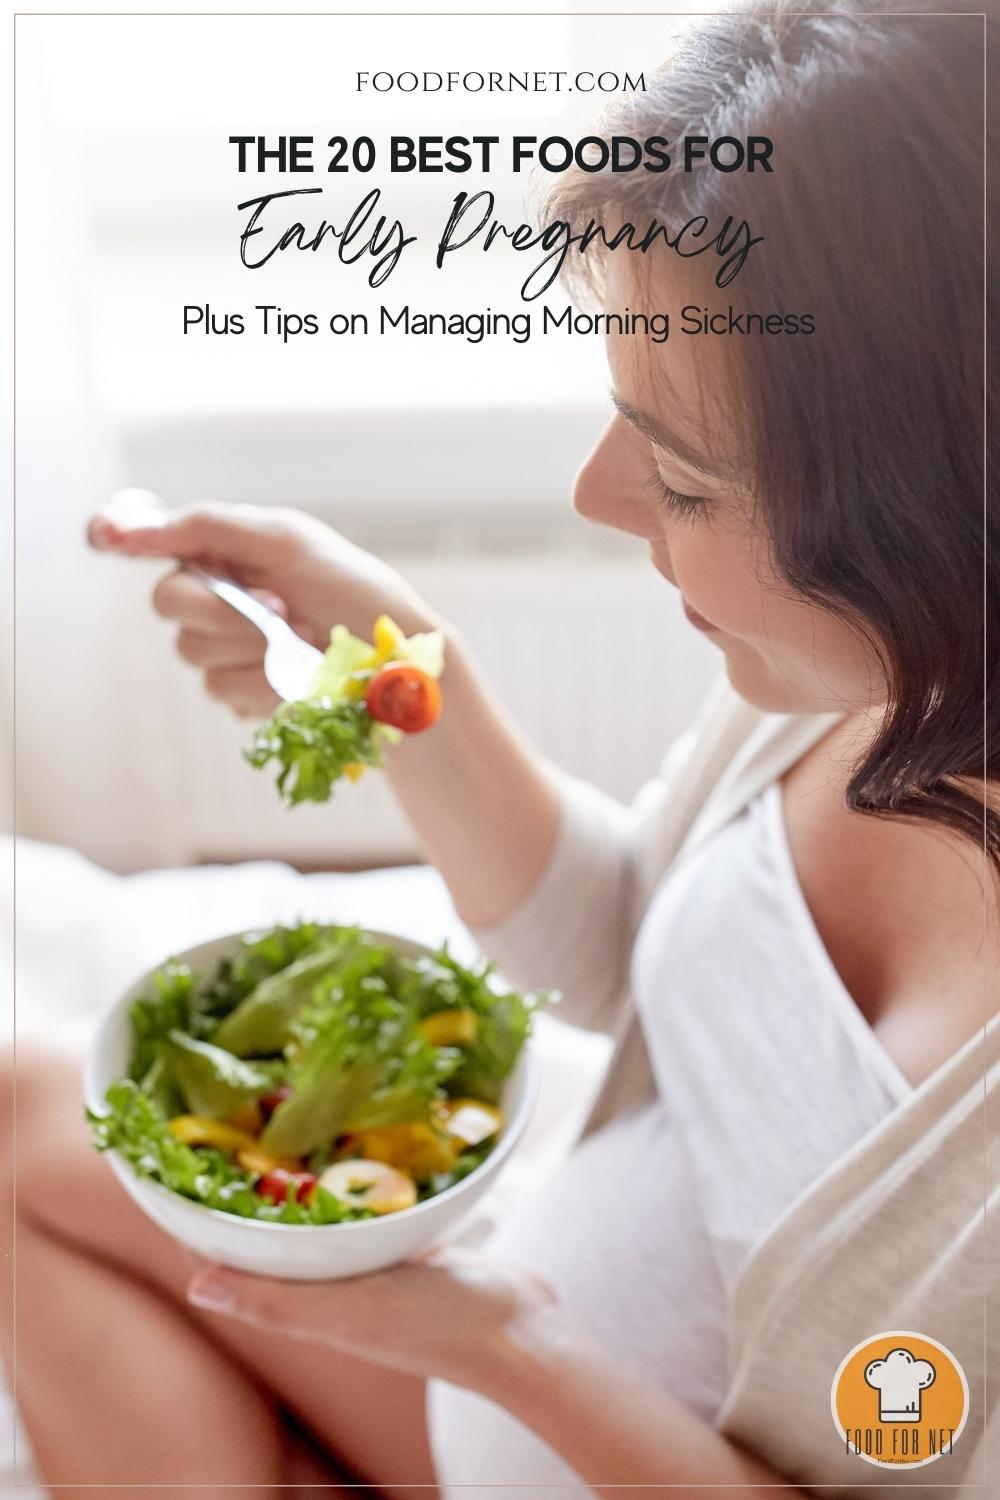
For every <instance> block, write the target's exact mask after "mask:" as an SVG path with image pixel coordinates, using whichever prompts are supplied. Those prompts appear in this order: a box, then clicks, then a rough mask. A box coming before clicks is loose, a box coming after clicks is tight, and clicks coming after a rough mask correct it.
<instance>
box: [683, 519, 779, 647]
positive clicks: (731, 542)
mask: <svg viewBox="0 0 1000 1500" xmlns="http://www.w3.org/2000/svg"><path fill="white" fill-rule="evenodd" d="M663 533H664V546H665V548H666V549H667V551H668V553H669V557H670V564H671V568H672V572H673V576H674V578H675V579H676V582H677V587H678V588H679V589H680V590H681V592H682V593H683V595H684V597H685V598H686V599H687V601H688V603H689V604H691V605H692V607H693V608H694V609H696V610H697V611H698V613H699V614H700V615H704V616H705V618H706V619H707V620H711V622H712V624H713V625H717V626H718V627H719V629H720V630H723V631H726V632H727V633H729V634H732V635H737V636H744V637H750V638H756V637H758V636H762V635H764V634H765V632H766V629H767V624H766V620H765V597H766V591H765V588H764V586H763V583H762V573H761V569H760V567H759V565H758V562H757V559H756V557H755V549H754V548H753V546H752V540H751V538H750V537H749V536H748V535H747V533H746V530H745V528H739V529H738V528H736V527H735V526H727V525H724V524H722V523H714V522H709V521H703V520H691V521H689V520H687V519H683V518H680V517H678V518H675V519H667V520H666V522H665V524H664V528H663Z"/></svg>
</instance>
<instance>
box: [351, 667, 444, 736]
mask: <svg viewBox="0 0 1000 1500" xmlns="http://www.w3.org/2000/svg"><path fill="white" fill-rule="evenodd" d="M365 707H366V708H367V710H368V712H369V713H370V714H371V716H372V718H373V719H378V721H379V723H380V724H391V725H392V727H393V728H394V729H401V730H402V731H403V733H404V734H419V733H420V731H421V730H422V729H430V727H431V725H432V724H433V723H434V721H435V719H437V717H438V715H439V714H440V712H441V689H440V688H439V687H438V685H437V683H436V682H435V680H434V678H433V677H430V676H428V674H427V673H426V672H421V670H420V668H419V667H412V666H410V664H409V662H405V661H393V662H390V663H389V665H388V666H387V667H383V668H382V670H381V671H380V672H376V674H375V676H374V677H373V678H372V680H371V682H370V683H369V684H368V691H367V693H366V694H365Z"/></svg>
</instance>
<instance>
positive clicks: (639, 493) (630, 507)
mask: <svg viewBox="0 0 1000 1500" xmlns="http://www.w3.org/2000/svg"><path fill="white" fill-rule="evenodd" d="M638 442H641V439H639V440H636V439H635V438H633V437H632V436H631V435H630V434H629V431H628V424H627V423H626V422H625V419H624V417H621V416H615V417H614V418H612V420H611V421H610V422H609V423H608V425H607V427H605V429H604V431H603V432H602V434H601V436H600V438H599V439H598V442H597V445H596V447H595V448H594V449H593V451H592V452H591V453H590V454H589V455H588V456H587V458H586V459H584V461H583V464H582V466H581V468H580V470H579V472H578V473H577V476H576V480H575V482H574V485H573V504H574V506H575V507H576V509H577V511H578V512H579V514H580V515H581V516H585V517H586V519H587V520H588V521H593V522H595V524H597V525H598V526H613V527H614V529H615V530H616V531H625V532H628V533H629V535H630V536H641V537H645V538H647V540H652V539H653V538H654V537H657V536H660V535H661V534H662V533H661V529H660V527H659V525H658V517H657V514H656V510H655V508H654V507H653V506H652V505H651V504H650V497H649V489H648V484H647V474H646V467H645V465H644V461H643V457H642V454H641V452H640V451H639V447H638Z"/></svg>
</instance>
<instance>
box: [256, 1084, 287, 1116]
mask: <svg viewBox="0 0 1000 1500" xmlns="http://www.w3.org/2000/svg"><path fill="white" fill-rule="evenodd" d="M291 1097H292V1091H291V1089H290V1088H288V1087H282V1088H280V1089H272V1090H271V1092H270V1093H269V1094H264V1095H263V1096H262V1097H261V1098H260V1099H258V1100H257V1103H258V1104H259V1105H260V1112H261V1114H262V1115H263V1116H264V1119H265V1120H269V1119H270V1118H271V1116H272V1115H273V1114H274V1111H275V1110H276V1109H277V1107H278V1105H279V1104H284V1102H285V1100H286V1099H290V1098H291Z"/></svg>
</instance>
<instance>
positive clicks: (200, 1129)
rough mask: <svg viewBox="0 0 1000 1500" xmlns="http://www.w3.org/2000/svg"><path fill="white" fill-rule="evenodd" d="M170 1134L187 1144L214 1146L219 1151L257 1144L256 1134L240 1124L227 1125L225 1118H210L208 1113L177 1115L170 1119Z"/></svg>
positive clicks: (245, 1147) (250, 1146)
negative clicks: (244, 1128)
mask: <svg viewBox="0 0 1000 1500" xmlns="http://www.w3.org/2000/svg"><path fill="white" fill-rule="evenodd" d="M170 1134H171V1135H172V1136H173V1137H174V1139H175V1140H177V1141H183V1143H184V1145H185V1146H214V1147H215V1148H216V1149H217V1150H218V1151H239V1150H240V1149H244V1150H246V1149H252V1148H253V1147H255V1146H256V1144H257V1138H256V1136H252V1135H251V1134H250V1132H249V1131H248V1130H241V1129H240V1127H239V1126H238V1125H227V1124H226V1122H225V1120H210V1119H208V1117H207V1116H206V1115H175V1117H174V1118H173V1119H172V1120H171V1121H170Z"/></svg>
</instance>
